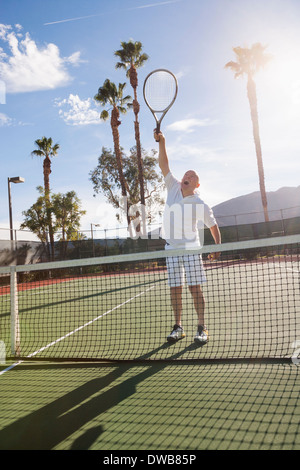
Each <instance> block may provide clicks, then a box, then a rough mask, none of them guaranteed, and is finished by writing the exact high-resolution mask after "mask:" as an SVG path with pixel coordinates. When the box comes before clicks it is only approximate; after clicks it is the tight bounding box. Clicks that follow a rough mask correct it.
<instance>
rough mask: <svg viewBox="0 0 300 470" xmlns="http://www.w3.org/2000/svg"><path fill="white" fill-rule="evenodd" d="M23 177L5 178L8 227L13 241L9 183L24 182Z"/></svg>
mask: <svg viewBox="0 0 300 470" xmlns="http://www.w3.org/2000/svg"><path fill="white" fill-rule="evenodd" d="M24 181H25V179H24V178H22V177H21V176H14V177H12V178H7V184H8V206H9V227H10V240H11V241H12V242H13V240H14V234H13V218H12V206H11V191H10V183H24Z"/></svg>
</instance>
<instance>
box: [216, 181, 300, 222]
mask: <svg viewBox="0 0 300 470" xmlns="http://www.w3.org/2000/svg"><path fill="white" fill-rule="evenodd" d="M267 201H268V212H269V218H270V220H280V219H290V218H292V217H299V216H300V186H298V187H296V188H291V187H284V188H280V189H278V190H277V191H271V192H268V193H267ZM212 209H213V212H214V215H215V217H216V219H217V221H218V224H219V226H220V227H222V226H223V227H224V226H228V225H238V224H248V223H258V222H264V213H263V207H262V203H261V196H260V192H259V191H255V192H254V193H250V194H246V195H244V196H239V197H236V198H233V199H229V200H228V201H225V202H222V203H221V204H217V205H216V206H214V207H213V208H212Z"/></svg>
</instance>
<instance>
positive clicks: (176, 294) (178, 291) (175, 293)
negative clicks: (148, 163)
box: [170, 286, 182, 326]
mask: <svg viewBox="0 0 300 470" xmlns="http://www.w3.org/2000/svg"><path fill="white" fill-rule="evenodd" d="M170 290H171V304H172V308H173V312H174V319H175V324H176V325H178V326H181V315H182V286H178V287H171V288H170Z"/></svg>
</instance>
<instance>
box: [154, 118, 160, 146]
mask: <svg viewBox="0 0 300 470" xmlns="http://www.w3.org/2000/svg"><path fill="white" fill-rule="evenodd" d="M155 131H156V134H158V133H159V132H160V123H159V122H158V123H157V126H156V129H155ZM155 140H156V142H159V139H158V140H157V139H155Z"/></svg>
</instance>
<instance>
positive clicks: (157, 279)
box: [0, 257, 300, 360]
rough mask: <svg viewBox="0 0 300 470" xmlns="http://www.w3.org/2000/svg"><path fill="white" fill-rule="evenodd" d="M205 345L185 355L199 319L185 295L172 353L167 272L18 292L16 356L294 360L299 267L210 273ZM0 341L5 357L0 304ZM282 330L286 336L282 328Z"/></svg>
mask: <svg viewBox="0 0 300 470" xmlns="http://www.w3.org/2000/svg"><path fill="white" fill-rule="evenodd" d="M206 276H207V283H206V285H205V286H204V288H203V290H204V295H205V301H206V320H207V323H208V327H209V334H210V338H211V341H209V343H208V344H207V345H206V346H205V348H200V349H199V348H195V347H193V346H192V345H191V341H192V340H193V336H194V335H195V332H196V327H197V316H196V313H195V308H194V305H193V301H192V297H191V295H190V293H189V291H188V288H184V291H183V297H184V300H183V304H184V312H183V318H182V321H183V325H184V329H185V332H186V335H187V338H185V339H184V340H183V341H182V342H179V343H178V344H177V345H176V347H174V348H173V349H170V348H166V347H165V346H166V345H165V343H166V336H167V334H168V333H169V332H170V329H171V327H172V326H173V323H174V319H173V311H172V307H171V300H170V293H169V288H168V285H167V280H166V271H165V269H159V270H158V269H157V268H156V269H154V270H149V271H146V270H144V271H143V270H142V271H141V270H140V271H138V273H132V272H130V273H126V272H125V273H124V272H122V273H118V274H117V273H116V274H113V275H109V276H104V275H98V276H96V275H83V276H79V277H78V276H77V277H75V276H74V275H73V276H70V274H68V277H65V278H54V279H51V280H47V281H43V282H42V283H37V282H36V281H29V282H27V283H20V285H19V293H18V312H19V323H20V328H19V331H20V349H21V355H22V356H25V357H28V356H31V357H32V355H33V356H34V357H46V358H64V359H70V358H75V359H84V358H85V359H86V358H90V359H95V358H96V359H107V360H119V359H125V360H131V359H143V358H149V359H199V358H203V359H207V358H209V359H211V358H216V359H224V358H225V359H226V358H259V357H263V358H265V357H270V358H276V357H279V358H291V356H292V354H293V352H294V349H295V347H294V343H295V340H297V339H298V337H297V335H298V336H299V338H300V328H299V327H300V288H299V263H298V261H297V262H292V261H285V262H284V263H283V262H282V261H281V260H280V257H278V258H277V259H276V260H275V261H272V260H271V261H268V263H265V262H262V261H259V262H257V261H255V262H253V261H247V262H243V263H240V264H239V265H237V266H236V265H229V266H228V265H225V266H223V265H222V263H220V266H219V265H218V267H217V268H215V269H210V270H209V269H207V271H206ZM0 317H1V325H2V331H1V340H2V341H4V342H5V343H6V345H7V347H8V349H9V344H10V296H9V294H8V293H5V291H4V290H3V289H2V295H0ZM283 325H284V332H283V330H282V327H283Z"/></svg>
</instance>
